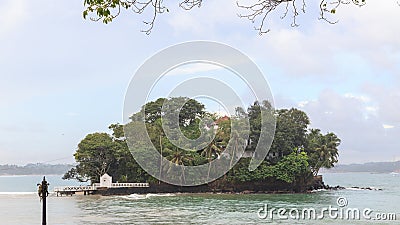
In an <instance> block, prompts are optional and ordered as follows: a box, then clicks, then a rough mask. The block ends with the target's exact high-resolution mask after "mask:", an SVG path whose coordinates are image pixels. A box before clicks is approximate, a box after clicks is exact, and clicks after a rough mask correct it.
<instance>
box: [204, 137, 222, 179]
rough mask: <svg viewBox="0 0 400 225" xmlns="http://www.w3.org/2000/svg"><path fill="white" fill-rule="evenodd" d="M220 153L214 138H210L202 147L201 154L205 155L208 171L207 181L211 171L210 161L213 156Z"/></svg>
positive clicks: (216, 156) (217, 155) (215, 156)
mask: <svg viewBox="0 0 400 225" xmlns="http://www.w3.org/2000/svg"><path fill="white" fill-rule="evenodd" d="M220 153H221V149H220V148H219V147H218V146H217V144H216V142H215V140H212V141H211V143H210V144H209V145H208V146H207V147H206V148H204V149H203V151H202V153H201V155H202V156H204V157H206V158H207V160H208V172H207V181H208V179H209V178H210V172H211V161H212V160H214V159H215V158H218V157H219V155H220Z"/></svg>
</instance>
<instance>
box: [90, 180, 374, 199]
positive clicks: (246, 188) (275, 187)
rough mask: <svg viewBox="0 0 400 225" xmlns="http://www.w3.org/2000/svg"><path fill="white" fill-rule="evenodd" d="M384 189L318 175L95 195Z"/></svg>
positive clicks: (116, 190) (102, 191)
mask: <svg viewBox="0 0 400 225" xmlns="http://www.w3.org/2000/svg"><path fill="white" fill-rule="evenodd" d="M343 189H357V190H379V191H380V190H382V189H378V188H372V187H351V188H345V187H341V186H329V185H325V183H324V182H323V178H322V176H316V177H314V178H313V181H312V182H311V183H307V184H303V185H288V184H287V183H284V182H280V181H276V180H274V181H272V180H271V181H270V182H242V183H230V184H223V185H222V184H221V183H219V182H218V181H214V182H211V183H209V184H203V185H199V186H176V185H171V184H166V183H156V184H150V186H149V187H136V188H129V187H126V188H104V189H99V190H96V191H94V192H93V193H92V194H95V195H104V196H110V195H131V194H165V193H190V194H196V193H204V194H212V193H224V194H293V193H312V192H315V191H318V190H343Z"/></svg>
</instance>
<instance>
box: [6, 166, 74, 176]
mask: <svg viewBox="0 0 400 225" xmlns="http://www.w3.org/2000/svg"><path fill="white" fill-rule="evenodd" d="M73 166H74V165H70V164H56V165H51V164H42V163H36V164H27V165H25V166H17V165H0V175H42V174H64V173H65V172H67V171H68V170H69V169H71V168H72V167H73Z"/></svg>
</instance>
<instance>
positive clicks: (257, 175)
mask: <svg viewBox="0 0 400 225" xmlns="http://www.w3.org/2000/svg"><path fill="white" fill-rule="evenodd" d="M166 102H169V103H170V104H167V105H168V107H166V109H165V110H172V111H175V110H177V108H179V112H178V114H179V117H178V120H179V129H180V130H181V131H182V133H183V134H184V135H185V137H186V138H188V139H192V140H194V139H198V138H199V135H200V133H203V132H205V131H206V130H208V131H209V132H210V133H209V134H212V133H213V134H215V137H214V138H212V137H211V136H210V137H211V139H210V140H208V139H207V140H206V139H204V140H200V141H201V142H204V143H206V144H205V145H204V146H203V147H202V148H200V149H198V150H195V151H187V149H183V147H182V146H181V147H178V146H177V145H176V144H174V141H177V140H171V136H168V135H167V134H166V133H165V130H164V128H165V127H163V126H162V121H163V120H167V122H168V119H169V118H168V117H167V118H165V117H164V113H163V112H164V111H163V110H162V109H163V107H164V108H165V105H163V104H164V103H166ZM176 107H177V108H176ZM262 110H272V113H271V115H273V116H274V117H276V121H277V124H276V130H275V139H274V141H273V143H272V146H271V149H270V151H271V152H275V153H277V154H274V157H267V158H266V159H264V160H263V161H262V163H261V165H260V166H259V167H258V168H257V169H256V170H254V171H249V170H248V165H249V162H250V158H246V157H242V155H240V154H239V153H238V152H240V151H239V150H240V149H241V148H242V149H244V148H246V150H247V151H254V145H253V144H251V143H252V142H253V143H257V141H258V140H259V138H260V130H261V121H260V120H261V119H260V117H261V113H262ZM140 114H142V115H145V116H144V120H145V121H144V122H145V126H146V129H147V135H148V136H149V138H150V140H151V142H152V143H153V145H154V146H155V148H156V149H157V151H158V152H159V153H160V154H161V155H162V156H163V157H164V158H165V159H167V160H168V161H169V163H165V164H162V165H161V167H160V168H161V169H160V171H159V173H160V177H162V175H163V174H166V173H173V174H176V179H177V180H179V181H180V182H181V183H182V184H185V182H186V181H185V177H186V176H185V173H187V171H185V170H184V169H183V167H176V166H174V165H178V166H179V165H187V166H196V165H203V164H206V163H208V173H207V174H194V176H197V178H198V179H199V180H206V178H208V177H209V176H211V174H210V172H211V171H214V170H220V169H221V168H219V166H221V165H218V164H213V163H210V162H212V161H214V160H220V159H222V158H227V159H228V160H227V162H228V163H229V164H230V165H229V168H231V167H232V166H233V162H235V163H236V162H237V164H236V165H234V166H233V168H232V169H231V170H230V171H229V172H228V173H227V174H226V175H225V176H223V177H222V178H219V181H220V182H244V181H246V182H252V181H267V180H269V181H270V180H271V179H272V180H280V181H283V182H286V183H288V184H295V183H299V182H306V179H309V178H310V177H312V175H317V174H318V171H319V169H320V168H331V167H333V166H334V164H335V163H336V162H337V157H338V146H339V145H340V139H339V138H338V137H337V136H336V135H335V134H334V133H332V132H329V133H327V134H325V135H324V134H322V133H321V131H320V130H319V129H310V128H309V124H310V119H309V118H308V116H307V114H306V113H305V112H303V111H301V110H299V109H295V108H292V109H278V110H275V109H272V107H271V104H270V103H269V102H268V101H263V102H262V103H259V102H254V103H253V104H252V105H250V106H249V107H248V109H247V110H245V109H243V108H237V109H236V115H235V116H231V117H228V116H224V117H221V116H218V115H216V114H213V113H211V112H207V111H206V110H205V106H204V105H203V104H202V103H200V102H198V101H197V100H194V99H189V98H184V97H179V98H170V99H164V98H160V99H157V100H156V101H152V102H148V103H147V104H146V105H144V106H143V107H142V109H141V111H140V112H137V113H135V114H133V115H132V116H131V122H130V123H128V124H125V125H121V124H112V125H110V126H109V129H110V131H111V133H112V134H108V133H93V134H88V135H87V136H86V137H85V138H84V139H83V140H82V141H81V142H80V143H79V144H78V148H77V150H76V152H75V154H74V157H75V160H76V162H77V165H76V166H75V167H74V168H72V169H71V170H70V171H68V172H67V173H66V174H65V175H64V179H77V180H79V181H91V182H92V183H93V182H98V180H99V177H100V176H101V175H102V174H104V173H108V174H110V175H111V176H113V178H114V179H115V180H114V181H119V182H157V180H156V179H154V178H153V177H151V176H150V175H149V174H148V173H146V172H145V171H144V170H143V169H142V168H141V167H140V166H139V165H138V163H137V162H136V161H135V159H134V158H133V156H132V154H131V152H130V149H129V148H128V145H127V141H126V139H125V134H124V126H132V125H134V124H135V123H140V121H138V120H140V118H141V117H140V116H139V115H140ZM210 115H211V118H213V120H214V121H213V122H212V123H210V124H201V122H200V121H202V120H201V119H202V118H204V117H210ZM239 118H248V119H249V122H250V127H249V128H250V131H249V132H250V134H249V135H248V137H249V140H242V138H241V137H242V136H243V135H242V134H239V133H238V132H244V131H241V130H239V131H234V132H233V131H232V126H234V124H235V123H241V122H242V120H241V119H239ZM267 122H268V121H267ZM135 135H142V134H140V133H137V134H135ZM230 139H232V141H231V142H230ZM178 141H179V140H178ZM229 143H231V144H229ZM232 143H233V144H232ZM138 146H139V148H137V149H135V151H147V149H148V148H147V146H140V145H138ZM185 148H186V147H185ZM234 159H237V160H236V161H235V160H234ZM148 163H149V164H154V165H157V164H160V163H162V160H161V161H159V162H156V161H149V162H148ZM177 170H181V171H177ZM207 180H208V179H207Z"/></svg>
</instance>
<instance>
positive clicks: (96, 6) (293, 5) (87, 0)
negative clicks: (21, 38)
mask: <svg viewBox="0 0 400 225" xmlns="http://www.w3.org/2000/svg"><path fill="white" fill-rule="evenodd" d="M240 1H241V0H238V1H237V2H236V5H237V7H238V8H239V9H241V10H243V11H244V13H243V14H239V15H238V16H239V17H241V18H246V19H248V20H250V21H251V22H253V23H257V24H258V25H257V26H255V29H256V30H257V31H258V33H259V34H260V35H262V34H264V33H267V32H269V31H270V29H268V28H267V25H266V24H267V19H268V16H269V14H270V13H271V12H272V11H274V10H276V9H277V8H278V7H280V6H282V8H283V10H284V11H283V14H282V16H281V19H284V18H286V17H287V16H288V15H291V16H292V23H291V26H292V27H297V26H298V23H297V21H296V19H297V17H298V16H299V15H300V12H302V13H305V12H306V10H305V9H306V0H254V1H253V2H252V3H249V4H242V3H240ZM202 3H203V0H181V1H180V2H179V7H180V8H182V9H184V10H191V9H193V8H195V7H201V5H202ZM349 4H354V5H357V6H360V7H361V6H363V5H365V4H366V0H320V4H319V10H320V17H319V19H320V20H324V21H326V22H328V23H329V24H335V23H337V22H338V21H332V20H330V19H329V18H328V15H332V14H335V13H336V12H337V10H338V9H339V8H340V7H341V6H343V5H349ZM397 4H399V5H400V3H399V2H397ZM84 6H85V10H84V11H83V18H84V19H87V17H88V16H89V14H90V15H91V16H89V18H90V20H92V21H102V22H103V23H105V24H108V23H110V22H112V21H113V20H114V19H115V18H116V17H118V16H119V15H120V13H121V9H126V10H128V9H130V10H132V11H133V12H134V13H136V14H142V13H143V12H145V11H146V10H147V11H150V12H151V15H152V16H151V18H150V19H149V20H146V21H143V23H144V24H145V25H146V29H144V30H142V32H144V33H146V34H148V35H149V34H150V33H151V31H152V30H153V28H154V25H155V21H156V19H157V16H158V15H159V14H163V13H165V12H169V9H168V8H167V7H166V6H165V5H164V0H84ZM290 11H291V12H290Z"/></svg>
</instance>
